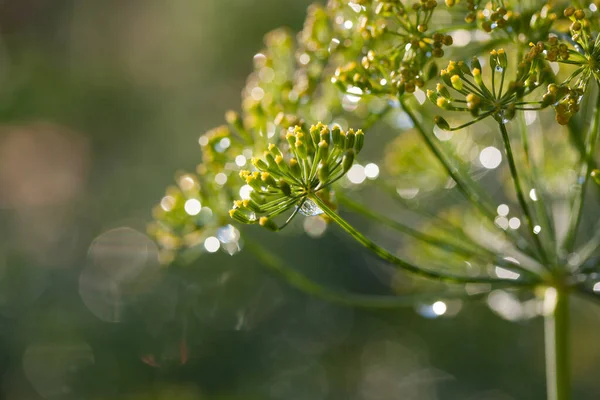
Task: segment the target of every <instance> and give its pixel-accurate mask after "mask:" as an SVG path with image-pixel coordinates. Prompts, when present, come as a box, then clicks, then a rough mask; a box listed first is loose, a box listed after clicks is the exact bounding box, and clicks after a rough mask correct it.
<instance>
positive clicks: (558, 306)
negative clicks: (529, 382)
mask: <svg viewBox="0 0 600 400" xmlns="http://www.w3.org/2000/svg"><path fill="white" fill-rule="evenodd" d="M544 308H545V310H544V311H545V316H544V334H545V348H546V386H547V391H548V393H547V394H548V400H569V399H570V398H571V368H570V344H569V339H570V338H569V293H568V292H567V291H565V290H563V289H560V290H559V289H556V288H547V289H546V293H545V294H544Z"/></svg>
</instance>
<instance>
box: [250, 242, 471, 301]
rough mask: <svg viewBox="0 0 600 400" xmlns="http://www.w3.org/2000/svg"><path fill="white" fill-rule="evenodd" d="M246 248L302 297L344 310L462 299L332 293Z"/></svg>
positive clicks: (436, 295)
mask: <svg viewBox="0 0 600 400" xmlns="http://www.w3.org/2000/svg"><path fill="white" fill-rule="evenodd" d="M247 244H248V246H247V249H248V250H249V251H250V252H251V253H252V254H253V255H254V256H255V257H256V259H257V260H258V261H260V262H261V264H262V265H263V266H265V267H267V268H268V269H269V270H271V271H273V272H275V273H277V274H279V275H281V276H283V278H285V280H286V281H287V283H288V284H290V285H291V286H293V287H294V288H296V289H298V290H300V291H302V292H304V293H306V294H307V295H310V296H314V297H316V298H319V299H321V300H325V301H329V302H332V303H336V304H340V305H344V306H350V307H360V308H376V309H390V308H400V307H411V306H414V305H415V304H416V303H417V302H431V301H436V300H439V299H440V298H457V297H465V294H464V293H457V292H441V293H440V292H436V293H432V294H423V293H421V294H410V295H398V296H393V295H390V296H386V295H370V294H358V293H349V292H343V291H339V290H332V289H330V288H328V287H326V286H324V285H321V284H319V283H316V282H314V281H312V280H311V279H309V278H307V277H306V276H305V275H303V274H302V273H300V272H298V271H296V270H294V269H293V268H289V267H287V266H286V265H285V264H284V262H283V261H282V260H281V259H280V258H279V257H277V256H276V255H275V254H273V253H271V252H270V251H269V250H267V249H266V248H264V247H263V246H262V245H260V244H258V243H256V242H253V241H247Z"/></svg>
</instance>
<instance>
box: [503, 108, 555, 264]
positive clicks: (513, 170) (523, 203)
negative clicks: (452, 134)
mask: <svg viewBox="0 0 600 400" xmlns="http://www.w3.org/2000/svg"><path fill="white" fill-rule="evenodd" d="M498 126H499V127H500V132H501V133H502V141H503V142H504V151H505V153H506V158H507V160H508V167H509V169H510V175H511V177H512V180H513V184H514V187H515V192H516V193H517V200H518V202H519V206H520V207H521V211H522V212H523V215H524V216H525V219H526V221H527V226H528V228H529V234H530V235H532V236H533V240H534V242H535V245H536V247H537V250H538V251H539V253H540V256H541V258H542V261H543V262H544V265H547V263H548V256H547V254H546V250H545V249H544V246H543V245H542V242H541V240H540V237H539V235H537V234H535V233H534V228H535V224H534V222H533V217H532V215H531V210H530V209H529V205H528V204H527V200H526V199H525V194H524V193H523V186H522V185H521V179H520V178H519V173H518V171H517V165H516V163H515V158H514V155H513V152H512V147H511V145H510V138H509V137H508V131H507V130H506V125H505V124H504V122H502V121H500V120H498Z"/></svg>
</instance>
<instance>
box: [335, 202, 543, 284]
mask: <svg viewBox="0 0 600 400" xmlns="http://www.w3.org/2000/svg"><path fill="white" fill-rule="evenodd" d="M337 197H338V201H339V202H340V204H342V205H344V206H346V207H347V208H349V209H351V210H353V211H355V212H358V213H359V214H361V215H364V216H365V217H367V218H369V219H371V220H373V221H377V222H379V223H381V224H383V225H385V226H387V227H389V228H392V229H394V230H396V231H398V232H402V233H406V234H407V235H409V236H412V237H413V238H415V239H418V240H420V241H422V242H423V243H426V244H429V245H431V246H434V247H437V248H438V249H441V250H443V251H446V252H448V253H454V254H459V255H461V256H463V257H472V258H474V259H478V260H479V261H482V262H484V263H488V262H489V263H493V264H495V265H498V266H500V267H504V268H507V269H510V270H514V271H518V272H520V273H524V274H527V275H529V276H532V275H534V274H533V273H532V272H531V271H530V270H529V269H527V268H525V267H522V266H521V265H519V264H517V263H514V262H512V261H510V260H505V259H504V258H502V257H500V256H499V255H497V254H495V253H493V252H491V251H489V250H487V249H485V248H483V247H481V246H476V247H473V248H470V247H467V246H463V245H462V244H458V243H453V242H449V241H447V240H444V239H441V238H438V237H435V236H431V235H428V234H425V233H422V232H419V231H418V230H416V229H413V228H411V227H409V226H406V225H404V224H402V223H400V222H397V221H394V220H392V219H390V218H389V217H386V216H384V215H381V214H378V213H376V212H374V211H371V210H370V209H368V208H367V207H365V206H364V205H362V204H360V203H357V202H355V201H353V200H351V199H349V198H347V197H345V196H343V195H339V194H338V196H337Z"/></svg>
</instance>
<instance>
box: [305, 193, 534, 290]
mask: <svg viewBox="0 0 600 400" xmlns="http://www.w3.org/2000/svg"><path fill="white" fill-rule="evenodd" d="M310 199H311V200H312V201H314V202H315V204H317V206H319V208H321V210H323V212H324V213H325V214H326V215H327V216H328V217H329V218H331V220H332V221H334V222H335V223H336V224H338V225H339V226H340V227H341V228H342V229H344V230H345V231H346V232H347V233H348V234H350V236H352V237H353V238H354V239H355V240H356V241H357V242H359V243H360V244H362V245H363V246H365V247H366V248H367V249H369V250H371V251H372V252H373V253H375V254H376V255H377V256H378V257H379V258H381V259H383V260H385V261H388V262H389V263H391V264H393V265H396V266H398V267H399V268H400V269H402V270H405V271H407V272H410V273H412V274H414V275H417V276H420V277H422V278H428V279H434V280H437V281H442V282H447V283H489V284H498V285H507V286H526V287H531V286H535V284H536V283H537V282H535V281H530V280H514V279H499V278H491V277H481V276H462V275H454V274H450V273H442V272H439V271H432V270H428V269H423V268H421V267H419V266H416V265H414V264H411V263H409V262H407V261H405V260H402V259H401V258H398V257H397V256H395V255H393V254H392V253H390V252H388V251H387V250H385V249H384V248H383V247H381V246H379V245H377V244H375V243H374V242H373V241H371V240H370V239H368V238H367V237H366V236H364V235H363V234H362V233H360V232H359V231H357V230H356V229H355V228H354V227H353V226H352V225H350V224H349V223H348V222H347V221H346V220H344V219H343V218H342V217H340V216H339V215H338V214H337V213H336V212H335V211H333V210H331V209H330V208H329V207H328V206H327V204H325V202H324V201H323V200H321V199H320V198H319V197H318V196H316V195H311V196H310Z"/></svg>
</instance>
